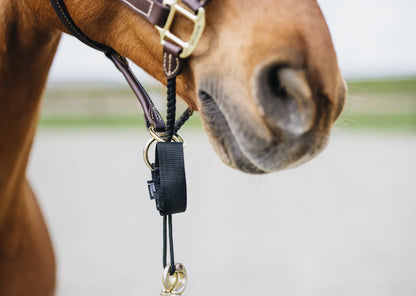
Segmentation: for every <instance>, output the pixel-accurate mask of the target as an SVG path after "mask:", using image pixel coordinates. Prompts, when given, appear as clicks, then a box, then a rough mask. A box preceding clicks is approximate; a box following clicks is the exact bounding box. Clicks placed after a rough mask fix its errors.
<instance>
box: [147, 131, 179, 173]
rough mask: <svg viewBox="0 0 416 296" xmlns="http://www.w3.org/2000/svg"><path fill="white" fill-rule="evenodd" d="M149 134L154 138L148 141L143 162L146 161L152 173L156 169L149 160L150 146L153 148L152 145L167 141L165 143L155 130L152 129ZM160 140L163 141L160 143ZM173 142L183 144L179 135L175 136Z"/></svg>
mask: <svg viewBox="0 0 416 296" xmlns="http://www.w3.org/2000/svg"><path fill="white" fill-rule="evenodd" d="M149 132H150V134H151V135H152V137H153V138H151V139H149V141H147V143H146V145H145V146H144V148H143V160H144V163H145V164H146V166H147V167H148V168H149V169H151V170H152V171H154V169H155V168H154V167H153V166H152V164H151V163H150V160H149V149H150V146H152V144H153V143H154V142H156V141H158V142H166V141H164V140H163V139H162V138H160V136H159V135H157V134H156V133H155V131H154V130H153V129H152V131H150V129H149ZM154 135H156V136H154ZM158 138H159V139H162V141H159V140H158ZM172 140H173V141H174V142H177V143H179V142H181V143H183V139H182V137H181V136H179V135H173V136H172Z"/></svg>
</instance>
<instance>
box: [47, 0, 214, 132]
mask: <svg viewBox="0 0 416 296" xmlns="http://www.w3.org/2000/svg"><path fill="white" fill-rule="evenodd" d="M119 1H120V2H122V3H124V4H125V5H127V6H128V7H129V8H131V9H132V10H133V11H134V12H136V13H137V14H139V15H141V16H143V17H145V18H146V19H147V20H148V21H149V22H150V23H152V24H154V25H155V26H156V29H157V31H158V32H159V34H160V35H161V43H162V45H163V70H164V72H165V75H166V77H167V79H168V80H169V79H174V78H176V76H178V75H179V74H180V73H181V71H182V63H183V59H184V58H186V57H188V56H189V55H190V54H192V52H193V50H194V49H195V47H196V45H197V43H198V40H199V37H200V36H201V34H202V31H203V29H204V26H205V12H204V9H203V7H204V6H205V5H206V4H208V2H209V0H182V3H184V4H185V5H186V7H187V9H185V8H184V7H183V6H181V5H179V2H180V0H163V2H162V0H119ZM50 2H51V4H52V7H53V8H54V10H55V12H56V14H57V15H58V17H59V19H60V20H61V22H62V23H63V24H64V25H65V27H66V28H67V29H68V31H69V32H70V33H71V34H72V35H74V36H75V37H76V38H78V39H79V40H80V41H82V42H83V43H85V44H87V45H88V46H90V47H92V48H94V49H96V50H99V51H102V52H104V53H105V55H106V56H107V57H108V58H109V59H110V60H111V61H112V62H113V63H114V65H115V66H116V67H117V69H118V70H119V71H120V72H121V73H122V74H123V76H124V77H125V79H126V80H127V82H128V84H129V85H130V87H131V89H132V90H133V92H134V94H135V95H136V97H137V99H138V100H139V103H140V105H141V107H142V109H143V112H144V117H145V120H146V125H147V128H148V129H149V130H150V129H152V130H154V131H156V132H164V131H165V130H166V124H165V122H164V121H163V119H162V116H161V115H160V113H159V111H158V110H157V109H156V108H155V106H154V104H153V102H152V100H151V99H150V97H149V95H148V94H147V92H146V91H145V89H144V88H143V86H142V85H141V84H140V82H139V81H138V80H137V78H136V77H135V75H134V74H133V72H132V71H131V69H130V67H129V64H128V62H127V60H126V58H124V57H122V56H121V55H120V54H119V53H118V52H116V51H115V50H114V49H113V48H111V47H109V46H107V45H105V44H102V43H99V42H97V41H94V40H92V39H91V38H89V37H88V36H87V35H85V34H84V33H83V32H82V30H81V29H80V28H79V27H78V26H77V25H76V24H75V22H74V20H73V19H72V18H71V15H70V13H69V12H68V9H67V8H66V5H65V3H64V0H50ZM176 12H180V13H181V14H183V15H184V16H185V17H187V18H188V19H190V20H191V21H192V22H193V23H194V30H193V33H192V36H191V40H190V41H188V42H184V41H182V40H181V39H179V38H178V37H176V36H175V35H173V34H172V33H171V32H170V31H169V28H170V26H171V24H172V22H173V19H174V15H175V13H176ZM191 112H192V111H191V110H187V111H186V112H185V113H184V115H185V117H189V114H191Z"/></svg>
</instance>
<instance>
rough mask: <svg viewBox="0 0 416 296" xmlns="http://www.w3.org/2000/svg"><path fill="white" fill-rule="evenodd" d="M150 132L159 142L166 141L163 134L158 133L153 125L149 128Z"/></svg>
mask: <svg viewBox="0 0 416 296" xmlns="http://www.w3.org/2000/svg"><path fill="white" fill-rule="evenodd" d="M148 132H149V134H150V135H151V136H152V137H153V139H155V140H156V141H158V142H166V141H165V140H164V139H163V138H162V137H161V136H159V135H158V134H157V132H156V131H155V128H154V127H153V126H151V127H149V129H148Z"/></svg>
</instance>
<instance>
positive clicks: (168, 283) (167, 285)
mask: <svg viewBox="0 0 416 296" xmlns="http://www.w3.org/2000/svg"><path fill="white" fill-rule="evenodd" d="M170 267H171V266H170V265H168V266H166V267H165V269H164V271H163V278H162V283H163V288H164V289H165V291H168V292H169V293H170V294H172V295H182V293H183V291H184V290H185V288H186V284H187V283H188V273H187V272H186V269H185V266H183V264H182V263H176V265H175V269H176V270H175V273H174V274H173V275H170ZM172 279H173V280H172Z"/></svg>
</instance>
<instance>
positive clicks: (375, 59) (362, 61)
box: [50, 0, 416, 83]
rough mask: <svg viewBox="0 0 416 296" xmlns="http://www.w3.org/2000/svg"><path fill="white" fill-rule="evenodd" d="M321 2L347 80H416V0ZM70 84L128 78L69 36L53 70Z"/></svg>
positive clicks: (53, 78)
mask: <svg viewBox="0 0 416 296" xmlns="http://www.w3.org/2000/svg"><path fill="white" fill-rule="evenodd" d="M214 1H216V0H214ZM318 2H319V3H320V5H321V8H322V10H323V12H324V14H325V17H326V19H327V22H328V25H329V28H330V30H331V33H332V38H333V40H334V44H335V47H336V50H337V54H338V58H339V63H340V66H341V70H342V72H343V74H344V76H345V77H346V78H361V77H395V76H406V75H416V37H415V36H416V32H415V31H416V17H415V11H416V1H415V0H318ZM155 34H157V33H156V31H155ZM135 72H136V73H137V74H138V76H140V77H143V75H145V74H143V72H142V71H141V70H140V69H137V68H135ZM144 79H146V78H144ZM65 80H94V81H100V80H102V81H114V82H122V81H123V78H122V77H121V74H120V73H118V71H117V70H116V69H115V67H114V66H113V65H112V63H111V62H110V61H109V60H107V58H105V57H104V55H103V54H102V53H99V52H97V51H94V50H92V49H90V48H88V47H87V46H86V45H84V44H82V43H81V42H80V41H78V40H76V39H75V38H73V37H68V36H65V37H64V38H63V39H62V41H61V44H60V47H59V49H58V53H57V56H56V58H55V61H54V64H53V66H52V71H51V75H50V82H52V83H53V82H55V81H65Z"/></svg>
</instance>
